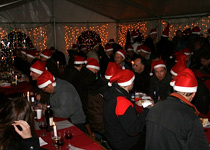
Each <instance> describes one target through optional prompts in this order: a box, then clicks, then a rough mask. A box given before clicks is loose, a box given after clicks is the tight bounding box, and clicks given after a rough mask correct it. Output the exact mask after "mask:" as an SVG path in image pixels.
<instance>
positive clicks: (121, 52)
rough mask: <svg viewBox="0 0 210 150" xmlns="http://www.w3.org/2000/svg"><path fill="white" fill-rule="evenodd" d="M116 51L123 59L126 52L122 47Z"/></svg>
mask: <svg viewBox="0 0 210 150" xmlns="http://www.w3.org/2000/svg"><path fill="white" fill-rule="evenodd" d="M116 53H118V54H120V55H121V56H122V57H123V58H124V59H125V56H126V52H125V50H124V49H119V50H118V51H117V52H116Z"/></svg>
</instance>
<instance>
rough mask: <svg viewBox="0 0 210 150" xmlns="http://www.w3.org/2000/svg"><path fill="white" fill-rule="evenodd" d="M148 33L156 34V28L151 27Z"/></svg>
mask: <svg viewBox="0 0 210 150" xmlns="http://www.w3.org/2000/svg"><path fill="white" fill-rule="evenodd" d="M149 34H150V35H152V34H157V30H156V29H151V30H150V33H149Z"/></svg>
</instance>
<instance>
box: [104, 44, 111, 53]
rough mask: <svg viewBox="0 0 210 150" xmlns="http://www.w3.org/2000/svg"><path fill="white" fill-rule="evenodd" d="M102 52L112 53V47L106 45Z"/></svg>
mask: <svg viewBox="0 0 210 150" xmlns="http://www.w3.org/2000/svg"><path fill="white" fill-rule="evenodd" d="M104 51H105V52H110V51H113V48H112V46H111V45H110V44H106V45H105V49H104Z"/></svg>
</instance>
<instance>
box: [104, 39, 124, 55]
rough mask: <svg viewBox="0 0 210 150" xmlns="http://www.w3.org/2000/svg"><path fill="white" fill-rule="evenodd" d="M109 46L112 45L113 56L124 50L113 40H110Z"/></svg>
mask: <svg viewBox="0 0 210 150" xmlns="http://www.w3.org/2000/svg"><path fill="white" fill-rule="evenodd" d="M107 44H110V45H111V47H112V48H113V54H115V53H116V52H117V51H118V50H119V49H122V47H121V46H120V45H119V44H118V43H116V42H115V40H114V39H113V38H112V39H109V42H108V43H107Z"/></svg>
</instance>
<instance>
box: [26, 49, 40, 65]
mask: <svg viewBox="0 0 210 150" xmlns="http://www.w3.org/2000/svg"><path fill="white" fill-rule="evenodd" d="M37 55H38V51H36V50H28V51H27V54H26V60H27V62H28V63H29V65H32V64H33V63H35V62H36V61H37V60H38V59H37Z"/></svg>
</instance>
